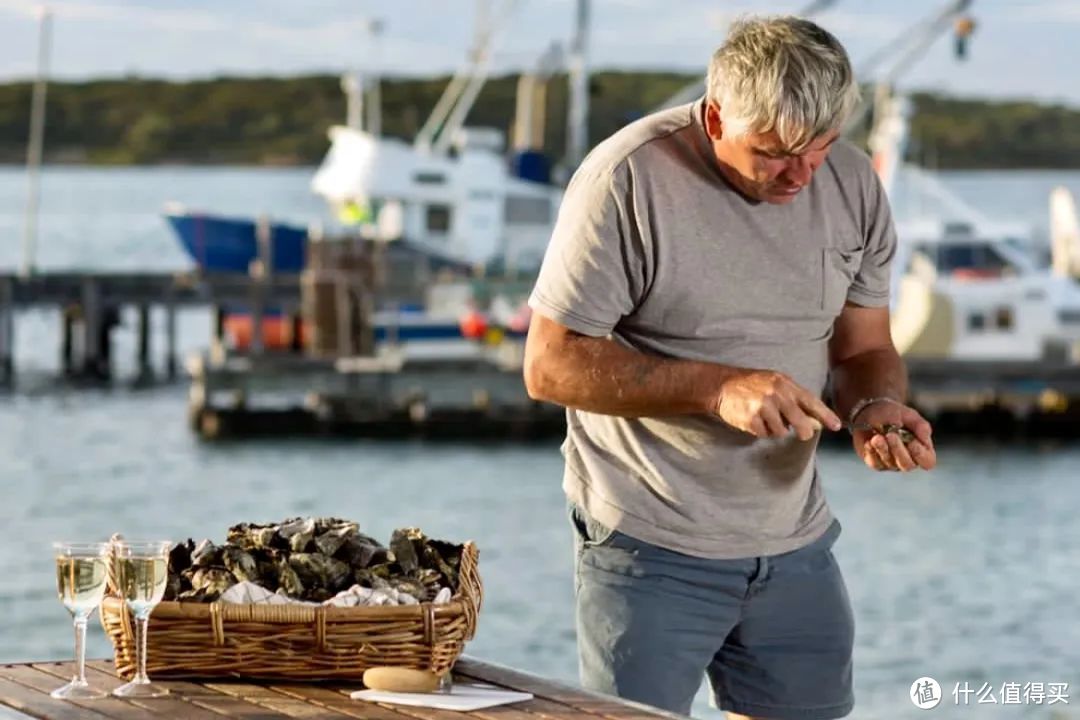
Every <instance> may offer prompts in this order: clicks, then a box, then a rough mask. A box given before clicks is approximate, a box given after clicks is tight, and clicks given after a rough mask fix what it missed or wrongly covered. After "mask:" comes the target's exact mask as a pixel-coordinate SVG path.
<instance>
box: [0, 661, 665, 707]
mask: <svg viewBox="0 0 1080 720" xmlns="http://www.w3.org/2000/svg"><path fill="white" fill-rule="evenodd" d="M73 668H74V664H73V663H70V662H67V663H60V662H49V663H37V664H10V665H3V666H0V720H5V717H4V715H3V714H2V713H3V712H4V710H5V709H6V708H8V707H10V708H13V710H11V711H10V712H11V713H12V714H13V715H14V714H16V713H21V714H20V715H16V717H20V718H23V719H24V720H25V718H27V717H29V718H38V719H40V720H69V719H71V720H75V719H76V718H85V719H86V720H105V719H106V718H107V719H109V720H152V719H156V718H160V717H169V718H177V719H178V720H221V718H222V717H235V718H240V719H241V720H283V719H284V718H298V719H299V720H359V719H361V718H362V719H364V720H463V718H472V719H473V720H577V719H579V718H584V719H585V720H590V719H591V720H665V719H672V718H681V717H682V716H679V715H675V714H672V713H668V712H665V711H663V710H659V709H656V708H652V707H649V706H646V705H642V704H640V703H634V702H630V701H625V700H621V699H619V698H615V697H610V696H607V695H602V694H599V693H595V692H591V691H588V690H583V689H581V688H576V687H573V686H571V685H568V684H565V683H561V682H558V681H554V680H549V679H546V678H542V677H538V676H535V675H531V674H529V673H525V672H522V671H519V670H514V669H513V668H508V667H505V666H502V665H497V664H495V663H488V662H484V661H481V660H477V659H474V658H468V657H466V658H462V659H461V660H459V662H458V663H457V664H456V665H455V667H454V680H455V682H459V683H466V682H479V683H484V684H489V685H494V686H501V687H505V688H508V689H511V690H520V691H525V692H531V693H533V695H534V696H535V697H534V698H533V699H532V700H528V701H525V702H520V703H514V704H512V705H503V706H498V707H494V708H488V709H486V710H478V711H473V712H471V713H460V712H454V711H449V710H438V709H435V708H418V707H409V706H405V705H393V704H387V703H369V702H365V701H362V700H352V699H351V698H349V696H348V694H349V693H350V692H351V691H353V690H356V689H359V688H361V687H362V684H361V683H360V682H345V681H340V680H336V681H332V682H328V683H308V682H304V681H295V682H289V681H232V680H229V679H225V678H222V679H213V680H207V681H204V682H197V681H181V680H163V681H160V682H161V683H162V684H163V685H165V686H166V687H168V688H169V690H170V692H171V693H172V694H171V695H170V696H168V697H165V698H151V699H145V700H127V699H122V698H115V697H109V698H104V699H102V700H90V701H84V702H81V703H78V704H75V703H68V702H63V701H58V700H53V699H52V698H50V697H49V696H48V692H49V691H51V690H52V689H53V688H55V687H58V686H59V685H62V684H63V682H64V681H66V680H68V679H69V678H70V677H71V675H72V674H73V672H74V669H73ZM87 678H88V679H89V680H90V682H91V684H96V685H98V686H100V687H102V689H106V690H111V689H112V688H114V687H117V686H118V685H120V684H121V683H123V682H124V679H123V678H120V677H119V676H117V675H116V672H115V669H114V667H113V665H112V663H111V662H109V661H101V660H95V661H91V662H90V663H88V664H87ZM155 682H158V681H155Z"/></svg>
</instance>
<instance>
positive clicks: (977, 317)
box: [968, 313, 986, 332]
mask: <svg viewBox="0 0 1080 720" xmlns="http://www.w3.org/2000/svg"><path fill="white" fill-rule="evenodd" d="M985 329H986V316H985V315H983V314H982V313H971V314H970V315H968V330H970V331H971V332H982V331H983V330H985Z"/></svg>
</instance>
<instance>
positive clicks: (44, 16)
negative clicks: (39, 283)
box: [22, 7, 52, 276]
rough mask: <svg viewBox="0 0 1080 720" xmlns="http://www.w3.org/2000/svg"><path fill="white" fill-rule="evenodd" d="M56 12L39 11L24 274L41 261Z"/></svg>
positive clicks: (28, 151) (27, 172)
mask: <svg viewBox="0 0 1080 720" xmlns="http://www.w3.org/2000/svg"><path fill="white" fill-rule="evenodd" d="M51 25H52V13H50V12H49V10H48V8H44V7H43V8H41V9H40V10H39V14H38V56H37V76H36V78H35V79H34V95H33V99H32V100H31V106H30V140H29V143H28V145H27V150H26V177H27V182H28V185H29V189H28V192H27V197H26V226H25V228H24V232H23V265H22V274H23V275H25V276H30V275H33V274H34V272H35V270H36V265H37V260H36V257H35V256H36V255H37V230H38V228H37V221H38V210H39V207H40V204H41V199H40V198H41V193H40V184H41V178H40V170H41V148H42V145H43V144H44V141H45V91H46V86H47V78H48V75H49V44H50V36H51Z"/></svg>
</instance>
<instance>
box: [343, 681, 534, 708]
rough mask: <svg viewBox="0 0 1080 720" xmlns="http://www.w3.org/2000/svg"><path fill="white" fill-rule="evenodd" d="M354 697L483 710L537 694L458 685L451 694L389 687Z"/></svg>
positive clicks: (359, 692) (484, 686)
mask: <svg viewBox="0 0 1080 720" xmlns="http://www.w3.org/2000/svg"><path fill="white" fill-rule="evenodd" d="M349 697H351V698H352V699H353V700H367V701H368V702H384V703H392V704H395V705H411V706H413V707H427V708H436V709H439V710H460V711H462V712H468V711H470V710H483V709H484V708H489V707H495V706H496V705H509V704H510V703H516V702H524V701H526V700H532V699H533V694H532V693H527V692H516V691H514V690H503V689H502V688H496V687H492V686H491V685H458V684H455V685H454V686H453V688H452V689H451V690H450V692H448V693H401V692H387V691H385V690H356V691H354V692H352V693H350V694H349Z"/></svg>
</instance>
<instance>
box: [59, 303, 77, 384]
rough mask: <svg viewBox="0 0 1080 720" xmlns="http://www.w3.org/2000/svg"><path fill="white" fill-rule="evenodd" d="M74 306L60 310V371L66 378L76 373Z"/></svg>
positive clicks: (75, 312) (75, 311)
mask: <svg viewBox="0 0 1080 720" xmlns="http://www.w3.org/2000/svg"><path fill="white" fill-rule="evenodd" d="M76 314H77V310H76V308H75V307H74V306H73V305H68V306H66V307H63V308H61V309H60V369H61V372H63V374H64V377H66V378H69V377H71V376H72V375H73V374H74V373H75V316H76Z"/></svg>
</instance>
